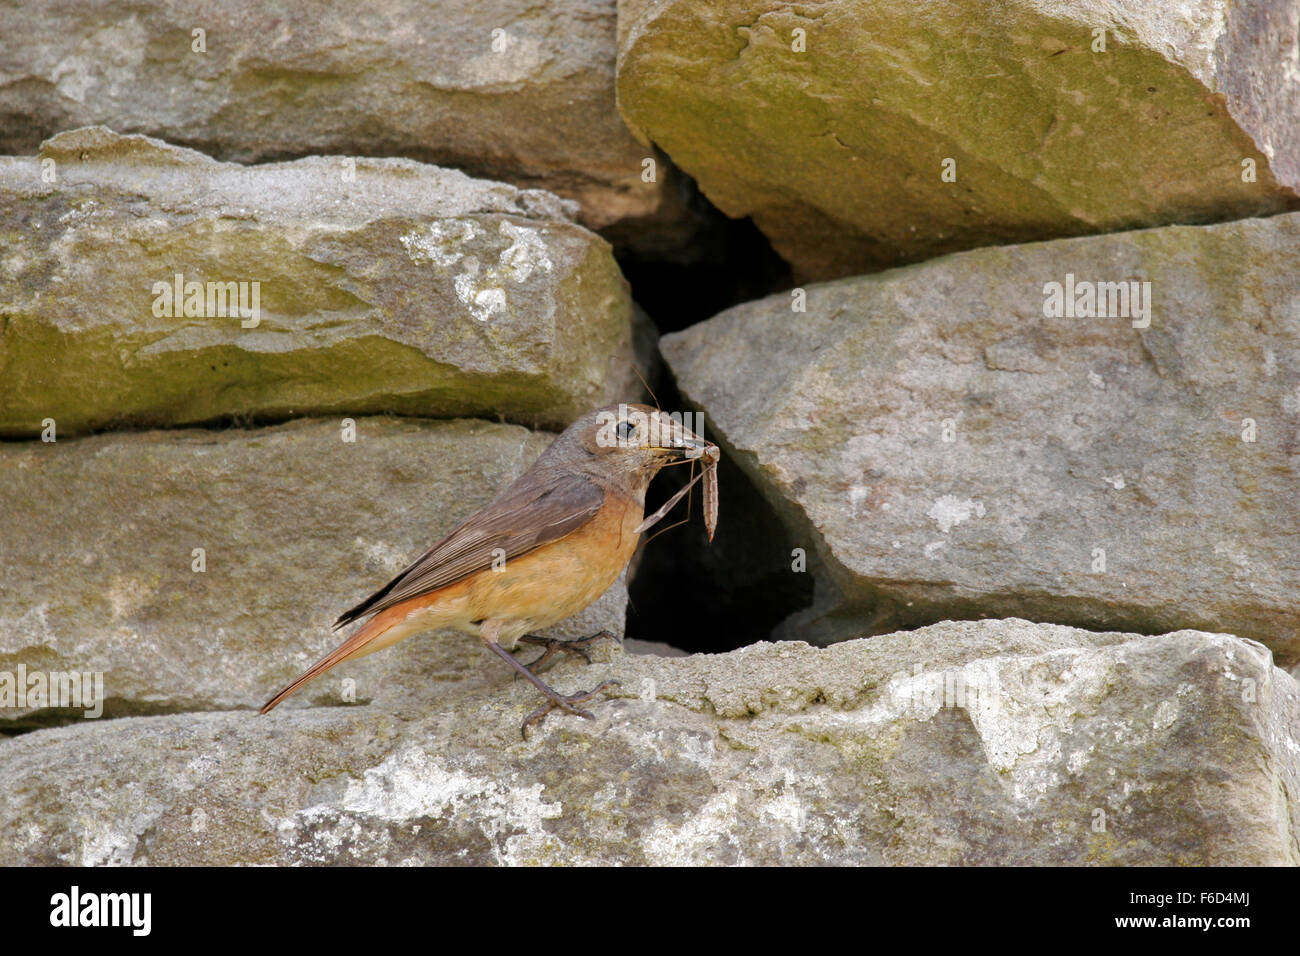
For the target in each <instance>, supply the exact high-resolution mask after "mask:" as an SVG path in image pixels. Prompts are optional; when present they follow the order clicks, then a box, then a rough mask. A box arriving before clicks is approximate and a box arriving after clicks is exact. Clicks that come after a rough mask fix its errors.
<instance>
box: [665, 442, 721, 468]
mask: <svg viewBox="0 0 1300 956" xmlns="http://www.w3.org/2000/svg"><path fill="white" fill-rule="evenodd" d="M669 451H671V452H672V453H673V456H674V460H675V461H691V460H693V459H696V458H699V459H702V460H703V461H705V462H706V463H707V462H711V461H717V460H718V455H719V452H718V446H717V445H715V444H713V442H711V441H705V440H704V439H703V438H696V437H694V436H692V437H690V438H684V439H682V441H681V443H680V444H678V445H675V446H674V447H672V448H670V449H669Z"/></svg>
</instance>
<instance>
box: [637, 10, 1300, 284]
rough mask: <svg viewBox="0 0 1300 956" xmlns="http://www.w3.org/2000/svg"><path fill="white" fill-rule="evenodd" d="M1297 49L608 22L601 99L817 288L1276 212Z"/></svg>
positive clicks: (1070, 18)
mask: <svg viewBox="0 0 1300 956" xmlns="http://www.w3.org/2000/svg"><path fill="white" fill-rule="evenodd" d="M1095 30H1104V31H1105V44H1106V46H1105V51H1104V52H1101V51H1099V50H1094V43H1095V39H1096V38H1095V36H1094V31H1095ZM796 31H801V32H802V46H803V50H802V51H800V50H799V46H800V34H799V33H797V32H796ZM1297 44H1300V5H1297V4H1296V2H1295V0H1258V2H1254V3H1249V4H1240V3H1233V2H1230V0H1197V2H1193V3H1185V4H1175V3H1152V2H1150V0H1070V2H1062V0H1017V2H1013V3H992V2H989V0H962V2H953V3H929V4H917V3H916V2H915V0H875V2H872V3H824V2H813V3H787V2H779V0H773V2H765V3H761V4H754V3H753V2H751V0H620V3H619V62H618V99H619V108H620V109H621V110H622V111H623V115H624V117H625V118H626V119H627V121H628V124H629V125H630V126H631V127H632V128H633V130H635V131H636V132H637V133H638V134H640V135H641V136H643V137H645V138H646V139H647V140H648V141H652V142H653V143H655V144H656V145H657V146H659V147H661V148H663V149H664V150H666V151H667V152H668V153H669V155H671V156H672V158H673V160H674V161H675V162H676V163H677V164H678V165H680V166H681V167H682V168H683V169H684V170H686V171H687V172H688V173H690V174H691V175H692V176H694V177H695V178H696V180H697V181H698V182H699V184H700V187H701V188H702V189H703V191H704V192H705V194H706V195H707V196H708V197H709V198H710V199H711V200H713V202H714V203H716V204H717V205H718V206H719V207H720V208H722V209H723V211H725V212H726V213H728V214H729V215H732V216H746V215H752V216H753V217H754V221H755V222H756V223H757V224H758V226H759V227H760V228H761V229H762V230H763V231H764V232H765V233H766V234H767V235H768V236H769V238H771V239H772V241H773V244H774V246H775V247H776V250H777V251H778V252H779V253H781V254H782V255H783V256H785V257H786V258H787V259H789V260H790V262H791V263H793V264H794V266H795V269H796V272H797V273H800V274H802V275H803V276H805V277H808V278H813V279H818V278H830V277H835V276H842V275H849V274H853V273H858V272H862V271H865V270H866V269H869V268H877V267H879V266H881V265H890V264H896V263H899V262H908V261H914V260H918V259H924V258H927V257H930V256H933V255H935V254H938V253H943V252H950V251H954V250H958V249H965V248H971V247H974V246H980V245H991V244H1001V243H1010V242H1021V241H1027V240H1036V239H1045V238H1051V237H1054V236H1067V235H1078V234H1085V233H1095V232H1108V231H1114V230H1117V229H1130V228H1137V227H1142V226H1151V225H1160V224H1165V223H1171V222H1203V221H1206V220H1207V219H1209V220H1218V219H1231V218H1238V217H1242V216H1248V215H1259V214H1264V213H1269V212H1276V211H1280V210H1281V209H1283V208H1295V207H1296V203H1297V191H1298V190H1300V70H1298V69H1297V62H1298V58H1300V48H1298V46H1297ZM948 160H951V161H952V162H953V163H955V166H949V167H948V169H951V170H953V171H955V181H946V180H945V179H944V178H942V176H943V173H944V172H945V162H946V161H948ZM1244 160H1249V161H1250V162H1251V163H1252V164H1253V167H1254V171H1253V175H1254V181H1253V182H1245V181H1243V176H1244V175H1245V174H1246V172H1247V171H1246V170H1245V169H1244V168H1243V165H1242V164H1243V161H1244Z"/></svg>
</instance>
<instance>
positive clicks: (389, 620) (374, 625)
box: [258, 605, 405, 714]
mask: <svg viewBox="0 0 1300 956" xmlns="http://www.w3.org/2000/svg"><path fill="white" fill-rule="evenodd" d="M392 612H397V613H392ZM403 617H405V611H403V610H402V609H401V606H400V605H399V606H397V607H393V608H389V609H388V610H387V611H384V612H383V613H382V614H376V615H375V616H374V617H373V618H371V619H370V623H368V624H367V625H366V626H365V627H363V628H361V630H359V631H357V632H356V633H355V634H353V635H352V636H351V637H349V638H348V639H347V640H346V641H344V642H343V643H342V644H340V645H339V646H338V647H336V648H334V650H332V651H330V652H329V653H328V654H326V655H325V656H324V657H322V658H321V659H320V660H318V661H317V662H316V663H315V664H313V665H312V666H311V667H310V668H309V669H307V670H306V671H304V672H303V673H302V674H300V675H299V676H297V677H295V678H294V680H293V683H291V684H290V685H289V686H288V687H286V688H284V690H282V691H280V692H279V693H278V694H276V695H275V696H274V697H272V698H271V699H270V700H268V701H267V702H266V703H265V704H263V705H262V709H261V710H259V711H258V713H259V714H267V713H270V712H271V711H272V710H273V709H274V708H275V707H276V705H278V704H279V703H280V701H282V700H284V699H285V698H286V697H288V696H289V695H290V694H292V693H294V691H296V690H298V688H300V687H302V686H303V685H304V684H306V683H307V682H308V681H310V680H313V679H315V678H317V677H319V676H320V675H321V674H324V673H325V672H326V671H327V670H329V669H330V668H331V667H333V666H334V665H335V664H338V663H340V662H341V661H345V660H347V659H348V658H349V657H361V656H364V655H365V654H368V653H370V651H371V650H376V651H377V650H380V649H381V648H382V647H385V646H387V643H385V644H382V645H380V647H374V648H370V649H368V650H363V648H365V647H366V645H367V644H370V643H371V642H372V641H374V640H375V638H377V637H379V636H380V635H381V634H383V633H384V632H385V631H387V630H388V629H389V628H391V627H393V626H394V625H395V624H396V623H397V622H398V621H399V620H400V619H401V618H403ZM358 652H360V653H358Z"/></svg>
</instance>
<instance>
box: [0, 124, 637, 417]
mask: <svg viewBox="0 0 1300 956" xmlns="http://www.w3.org/2000/svg"><path fill="white" fill-rule="evenodd" d="M350 163H351V165H350ZM48 180H52V181H48ZM572 208H573V207H572V204H571V203H568V202H567V201H564V200H560V199H558V198H556V197H555V196H552V195H550V194H549V193H545V192H541V191H537V190H529V191H520V190H518V189H516V188H514V187H513V186H507V185H505V184H503V183H495V182H488V181H484V180H474V179H470V178H469V177H467V176H465V175H464V174H462V173H459V172H455V171H451V170H445V169H439V168H437V167H433V166H424V165H421V164H419V163H415V162H412V161H409V160H401V159H375V160H370V159H358V160H355V161H349V160H345V159H341V158H311V159H303V160H298V161H295V162H291V163H275V164H269V165H264V166H252V167H244V166H239V165H236V164H231V163H218V162H215V161H214V160H211V159H209V158H208V157H206V156H203V155H201V154H199V153H196V152H194V151H192V150H188V149H182V148H179V147H174V146H169V145H167V144H165V143H162V142H159V141H157V140H153V139H149V138H147V137H143V136H120V135H117V134H114V133H112V132H110V131H109V130H106V129H104V128H102V127H100V128H86V129H82V130H76V131H73V132H70V133H65V134H61V135H59V136H56V137H55V138H54V139H52V140H51V141H49V142H48V143H47V144H46V145H45V146H44V148H43V149H42V151H41V154H40V156H39V157H26V158H21V159H15V158H0V317H3V324H2V325H0V434H4V435H9V436H23V435H34V434H36V433H37V432H39V431H40V430H41V429H42V424H41V423H42V422H43V421H44V420H45V419H47V418H52V419H54V420H55V422H56V425H57V428H58V431H59V433H68V432H72V431H79V430H84V429H91V428H99V427H103V426H107V425H112V424H120V423H130V424H133V425H169V424H185V423H196V422H203V421H206V420H210V419H215V418H219V417H224V416H232V415H241V416H244V415H247V416H271V417H282V416H287V415H290V414H298V415H303V414H315V413H328V412H334V411H340V412H347V413H353V414H356V413H367V412H398V413H411V414H423V415H441V416H455V415H483V416H488V417H496V416H498V415H504V416H506V417H508V418H510V419H512V420H514V421H518V422H522V423H526V424H532V423H543V424H547V425H551V426H562V425H567V424H568V422H569V421H571V420H572V419H573V418H575V417H576V416H577V415H579V414H581V413H582V412H585V411H587V410H589V409H591V408H593V407H595V406H598V405H601V404H604V403H606V402H609V401H614V400H618V399H621V398H624V397H626V396H628V395H629V394H636V393H637V378H636V375H635V372H634V369H633V354H634V347H633V321H634V320H633V308H632V303H631V300H630V297H629V295H628V290H627V284H626V282H625V281H624V280H623V277H622V275H621V274H620V272H619V269H618V266H617V264H616V263H615V262H614V259H613V256H612V255H611V252H610V247H609V245H608V244H607V243H606V242H605V241H604V240H602V239H601V238H600V237H598V236H596V235H594V234H592V233H591V232H588V231H587V230H586V229H584V228H583V227H581V226H579V225H576V224H574V223H573V222H571V221H569V218H568V217H569V215H570V213H571V212H572ZM178 274H179V275H181V276H182V282H183V283H187V284H188V283H195V284H196V285H195V286H194V288H193V290H192V291H195V292H197V293H201V294H196V295H194V296H191V290H187V289H186V288H185V287H184V286H183V287H182V292H183V295H182V297H181V300H180V303H179V307H180V310H181V312H184V313H186V314H177V303H176V302H174V301H172V300H173V299H174V298H175V297H174V295H172V294H171V290H172V289H173V288H174V286H175V283H176V279H175V277H176V276H177V275H178ZM229 283H236V284H237V283H244V284H245V285H244V286H243V287H239V286H237V285H236V286H230V285H228V284H229ZM253 283H258V285H256V286H254V285H253ZM198 284H202V288H200V287H199V285H198ZM255 291H256V293H257V301H256V302H254V299H253V295H254V292H255ZM241 292H242V295H243V298H242V299H240V300H239V301H241V302H242V303H243V305H244V306H245V308H246V310H247V311H246V312H244V313H237V312H235V309H234V301H235V299H236V297H237V295H238V294H239V293H241ZM254 305H256V310H254ZM169 308H170V314H169ZM195 313H198V314H195Z"/></svg>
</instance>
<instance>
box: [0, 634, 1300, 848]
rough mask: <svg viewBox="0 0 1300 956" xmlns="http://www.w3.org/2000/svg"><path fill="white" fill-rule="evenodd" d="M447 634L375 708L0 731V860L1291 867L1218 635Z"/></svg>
mask: <svg viewBox="0 0 1300 956" xmlns="http://www.w3.org/2000/svg"><path fill="white" fill-rule="evenodd" d="M439 646H440V647H442V648H444V649H445V650H446V656H445V657H444V658H443V659H442V665H443V666H444V667H445V668H447V669H448V673H447V675H446V678H447V679H446V680H444V681H443V682H441V683H437V684H430V685H428V686H426V687H424V688H423V689H420V690H418V691H415V692H413V693H412V694H411V695H410V696H409V697H406V698H405V699H403V700H402V701H400V703H395V704H380V703H373V704H371V705H369V706H355V707H317V708H311V709H307V710H294V711H284V712H276V713H274V714H272V715H270V716H269V717H258V716H256V715H255V714H252V713H247V712H244V713H226V714H182V715H170V716H165V717H129V718H123V719H121V720H114V721H101V722H94V721H91V722H87V723H85V724H82V725H79V726H75V727H64V728H58V729H51V730H41V731H36V732H34V733H30V734H26V735H23V736H21V737H18V738H15V739H13V740H11V741H9V742H7V743H3V744H0V776H2V777H3V779H4V780H6V781H7V784H6V786H5V787H4V788H0V864H3V865H7V866H14V865H26V864H36V863H43V864H60V863H63V864H87V865H99V864H109V863H113V864H149V865H173V864H215V865H227V864H389V865H399V864H509V865H524V864H555V863H562V864H658V865H690V864H708V865H722V864H823V863H829V864H847V865H855V864H908V865H918V864H923V865H941V864H942V865H953V864H971V865H976V864H1001V865H1007V864H1018V865H1167V864H1176V865H1216V864H1234V865H1295V864H1297V863H1298V862H1300V845H1298V843H1297V826H1298V825H1300V799H1297V797H1298V796H1300V746H1297V743H1296V739H1297V736H1298V735H1300V687H1297V684H1296V682H1295V681H1294V679H1292V678H1291V677H1290V676H1288V675H1287V674H1285V673H1284V672H1283V671H1281V670H1279V669H1277V668H1275V667H1273V665H1272V662H1271V660H1270V657H1269V654H1268V651H1267V650H1266V649H1265V648H1263V647H1261V646H1260V645H1258V644H1255V643H1253V642H1250V641H1243V640H1239V639H1237V638H1234V637H1231V636H1228V635H1223V634H1207V633H1198V632H1182V633H1177V634H1169V635H1165V636H1160V637H1140V636H1136V635H1128V634H1115V633H1110V634H1097V633H1090V632H1085V631H1076V630H1073V629H1070V628H1064V627H1056V626H1052V625H1039V624H1029V623H1027V622H1024V621H1017V620H1006V621H982V622H967V623H946V624H941V625H936V626H934V627H930V628H926V629H924V630H921V631H917V632H913V633H907V634H896V635H890V636H887V637H878V638H874V639H871V640H860V641H850V642H845V643H841V644H837V645H835V646H833V647H829V648H824V649H818V648H814V647H811V646H808V645H806V644H802V643H784V644H758V645H753V646H750V647H747V648H744V649H742V650H739V651H734V652H731V653H728V654H721V655H694V656H690V657H685V658H664V657H656V656H649V655H638V656H633V655H623V654H622V653H621V652H618V651H617V649H616V648H610V649H608V650H606V651H605V652H604V653H602V654H601V655H599V659H598V660H597V662H596V663H594V664H593V665H592V666H591V667H583V665H581V664H579V663H577V662H575V661H572V660H569V661H564V662H562V663H561V664H560V665H558V666H557V667H556V668H554V670H553V672H552V674H551V676H552V679H553V680H554V681H555V682H556V683H557V684H558V685H559V686H561V687H562V688H563V689H566V690H567V689H569V688H574V689H577V688H579V687H585V686H589V685H590V684H591V683H592V682H594V681H596V680H599V679H605V678H617V679H619V680H621V681H622V682H623V683H622V687H621V688H619V689H618V690H617V691H616V692H615V693H616V694H617V695H618V699H614V700H608V701H601V702H598V703H596V704H594V706H593V710H594V712H595V718H594V719H593V720H591V721H584V720H582V719H581V718H578V717H569V716H563V717H557V716H552V717H550V718H548V720H547V721H546V723H544V724H543V725H542V727H541V729H540V730H539V731H537V732H535V733H534V734H533V735H532V736H531V738H530V739H529V740H527V741H524V740H521V739H520V735H519V731H518V725H519V721H520V719H521V718H522V717H523V715H524V714H526V713H527V712H528V711H529V710H531V709H532V708H533V706H534V705H535V703H536V694H535V692H534V691H533V690H532V689H531V688H529V687H527V686H526V685H524V684H522V683H518V682H517V683H513V684H512V683H511V681H510V678H509V677H508V676H507V675H506V674H504V673H503V672H502V671H501V670H500V669H489V668H485V667H483V666H481V664H482V662H481V661H479V660H477V659H475V658H474V657H473V655H472V654H469V653H467V652H466V650H465V649H464V648H461V647H453V646H452V645H439Z"/></svg>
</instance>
